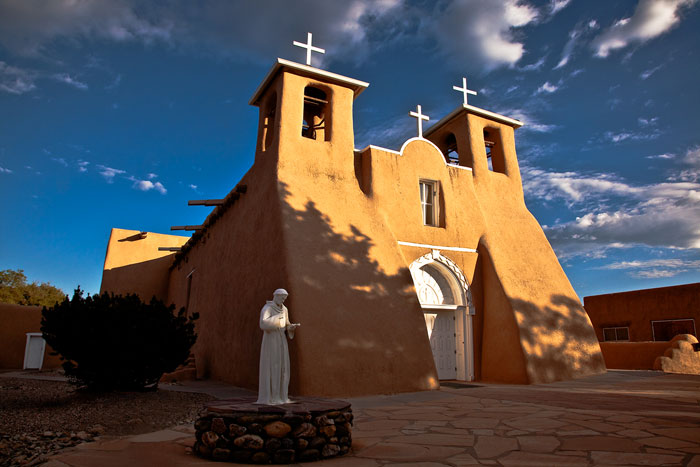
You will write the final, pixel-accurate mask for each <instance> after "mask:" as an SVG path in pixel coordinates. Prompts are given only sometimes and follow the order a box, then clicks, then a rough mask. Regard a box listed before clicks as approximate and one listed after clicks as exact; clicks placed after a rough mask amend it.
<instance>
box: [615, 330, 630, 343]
mask: <svg viewBox="0 0 700 467" xmlns="http://www.w3.org/2000/svg"><path fill="white" fill-rule="evenodd" d="M617 340H619V341H628V340H630V332H629V329H628V328H617Z"/></svg>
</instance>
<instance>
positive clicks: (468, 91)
mask: <svg viewBox="0 0 700 467" xmlns="http://www.w3.org/2000/svg"><path fill="white" fill-rule="evenodd" d="M452 89H454V90H455V91H462V94H464V105H467V94H473V95H475V96H476V91H472V90H471V89H467V78H462V87H461V88H458V87H457V86H452Z"/></svg>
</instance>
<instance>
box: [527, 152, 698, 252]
mask: <svg viewBox="0 0 700 467" xmlns="http://www.w3.org/2000/svg"><path fill="white" fill-rule="evenodd" d="M690 159H693V160H694V158H693V157H691V158H690ZM522 174H523V187H524V189H525V193H526V196H527V197H528V198H535V199H538V200H544V201H545V202H551V201H556V200H559V201H563V202H564V203H566V204H567V205H568V206H569V208H570V209H572V210H573V211H574V212H579V213H580V215H579V216H578V217H577V218H576V219H574V220H571V221H567V222H562V223H557V224H556V225H553V226H549V227H546V226H545V231H546V233H547V237H548V238H549V240H550V242H552V245H553V246H554V247H555V249H556V250H557V252H558V253H559V255H560V256H562V257H566V256H574V255H581V254H584V255H591V254H600V253H601V252H604V251H605V250H607V249H609V248H626V247H631V246H640V245H642V246H649V247H666V248H682V249H685V248H700V224H698V219H700V183H698V181H697V180H696V181H694V182H688V181H676V182H674V181H673V180H669V181H666V182H661V183H656V184H650V185H634V184H630V183H627V182H625V181H624V180H621V179H619V178H616V177H614V176H612V175H608V174H595V173H594V174H582V173H578V172H548V171H544V170H541V169H537V168H534V167H528V166H527V165H523V167H522ZM613 206H614V207H613Z"/></svg>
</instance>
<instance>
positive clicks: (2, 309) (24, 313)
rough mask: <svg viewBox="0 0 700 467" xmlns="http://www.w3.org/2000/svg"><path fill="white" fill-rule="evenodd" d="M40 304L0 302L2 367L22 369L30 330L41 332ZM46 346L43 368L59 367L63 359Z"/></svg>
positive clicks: (0, 357) (0, 360) (0, 364)
mask: <svg viewBox="0 0 700 467" xmlns="http://www.w3.org/2000/svg"><path fill="white" fill-rule="evenodd" d="M41 309H42V307H40V306H23V305H12V304H9V303H0V323H2V326H0V368H8V369H22V367H23V366H24V351H25V349H26V345H27V333H28V332H41ZM51 352H53V349H52V348H51V347H49V346H48V345H47V346H46V350H45V352H44V364H43V366H42V369H50V368H58V367H60V366H61V360H60V358H59V357H58V356H52V355H50V353H51Z"/></svg>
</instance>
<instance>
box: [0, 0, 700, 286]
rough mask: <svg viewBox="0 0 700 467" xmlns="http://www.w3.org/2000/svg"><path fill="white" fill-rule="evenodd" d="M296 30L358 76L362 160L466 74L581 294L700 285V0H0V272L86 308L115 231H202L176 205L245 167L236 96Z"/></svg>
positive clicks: (245, 136) (408, 128)
mask: <svg viewBox="0 0 700 467" xmlns="http://www.w3.org/2000/svg"><path fill="white" fill-rule="evenodd" d="M282 5H287V7H286V8H283V6H282ZM307 31H310V32H312V33H313V34H314V43H315V45H318V46H320V47H323V48H325V49H326V54H325V55H323V56H320V55H316V56H315V58H314V60H315V61H314V62H313V64H314V65H315V66H319V67H320V68H324V69H327V70H330V71H333V72H336V73H340V74H343V75H346V76H350V77H352V78H356V79H360V80H363V81H368V82H370V86H369V88H368V89H367V90H366V91H365V92H364V93H363V94H362V95H361V96H360V97H359V98H358V99H357V100H356V101H355V110H354V114H355V117H354V118H355V131H356V140H355V145H356V147H358V148H362V147H364V146H366V145H367V144H370V143H371V144H375V145H379V146H384V147H388V148H394V149H395V148H399V147H400V145H401V143H402V142H403V141H405V140H406V139H408V138H409V137H411V136H414V135H415V120H414V119H412V118H410V117H409V116H408V115H407V114H408V111H409V110H413V109H415V106H416V104H421V105H422V108H423V113H426V114H428V115H430V117H431V122H429V123H432V122H434V121H437V120H439V119H440V118H441V117H442V116H444V115H446V114H447V113H449V111H451V110H452V109H454V108H455V107H457V106H458V105H459V104H460V102H461V99H462V96H461V95H460V94H459V93H457V92H455V91H453V90H452V86H453V85H459V84H461V79H462V76H467V78H468V82H469V85H470V88H472V89H475V90H477V91H478V93H479V94H478V95H477V96H470V101H469V102H470V104H472V105H475V106H478V107H482V108H485V109H488V110H492V111H496V112H500V113H503V114H505V115H508V116H511V117H515V118H518V119H520V120H522V121H524V122H525V126H524V127H523V128H521V129H520V130H517V131H516V144H517V149H518V156H519V161H520V166H521V171H522V175H523V182H524V186H525V197H526V202H527V205H528V207H529V209H530V210H531V211H532V213H533V214H534V215H535V216H536V217H537V219H538V220H539V221H540V223H541V224H542V225H543V227H544V229H545V232H546V234H547V236H548V238H549V239H550V241H551V243H552V245H553V247H554V249H555V251H556V252H557V255H558V256H559V259H560V261H561V263H562V265H563V267H564V269H565V271H566V273H567V274H568V276H569V278H570V280H571V282H572V284H573V285H574V288H575V289H576V291H577V292H578V294H579V295H580V296H581V297H583V296H586V295H593V294H599V293H608V292H614V291H622V290H632V289H639V288H648V287H660V286H665V285H674V284H683V283H689V282H698V281H700V132H699V131H698V130H699V129H700V118H699V117H698V111H697V108H698V104H700V86H698V84H697V83H698V78H699V77H700V57H699V56H698V53H699V52H698V50H699V47H698V46H700V7H698V1H697V0H624V1H623V0H619V1H616V0H610V1H606V2H588V1H583V0H551V1H537V2H536V1H516V0H489V1H486V0H481V1H476V0H449V1H439V2H430V1H410V0H368V1H345V2H328V1H323V0H305V1H290V2H276V1H272V0H269V1H256V2H243V1H238V2H235V1H224V0H221V1H204V2H184V1H168V0H164V1H160V2H149V3H146V2H137V1H135V0H112V1H102V0H82V1H68V0H55V1H51V2H44V1H38V0H0V203H1V206H2V207H1V208H0V225H1V226H2V229H0V269H8V268H11V269H24V270H25V273H26V274H27V276H28V277H29V279H30V280H36V281H49V282H51V283H53V284H54V285H57V286H58V287H61V288H62V289H63V290H65V291H66V292H70V291H72V289H73V288H75V287H76V286H77V285H78V284H80V285H81V286H82V287H83V288H84V289H85V290H87V291H88V292H96V291H98V290H99V284H100V280H101V270H102V265H103V261H104V255H105V250H106V245H107V239H108V236H109V232H110V228H112V227H120V228H127V229H141V230H148V231H154V232H162V233H168V232H169V228H170V226H171V225H182V224H198V223H201V221H202V220H203V219H204V217H205V216H206V215H207V213H208V208H203V207H188V206H187V200H189V199H199V198H219V197H222V196H224V195H225V194H226V193H228V191H229V190H230V189H231V188H232V187H233V186H234V185H235V183H236V182H237V181H238V180H239V179H240V177H241V176H242V175H243V174H244V173H245V171H246V170H247V169H248V168H249V167H250V165H251V164H252V162H253V156H254V146H255V136H256V125H257V108H254V107H251V106H249V105H247V102H248V99H249V98H250V96H251V95H252V94H253V92H254V91H255V89H256V87H257V85H258V84H259V83H260V81H261V80H262V78H263V77H264V76H265V74H266V73H267V71H268V70H269V69H270V67H271V66H272V64H273V61H274V60H275V59H276V58H277V57H282V58H286V59H290V60H295V61H298V62H303V61H304V59H305V52H304V51H303V50H302V49H299V48H297V47H293V46H292V41H293V40H297V41H305V39H306V33H307ZM427 126H428V125H426V127H427Z"/></svg>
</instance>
